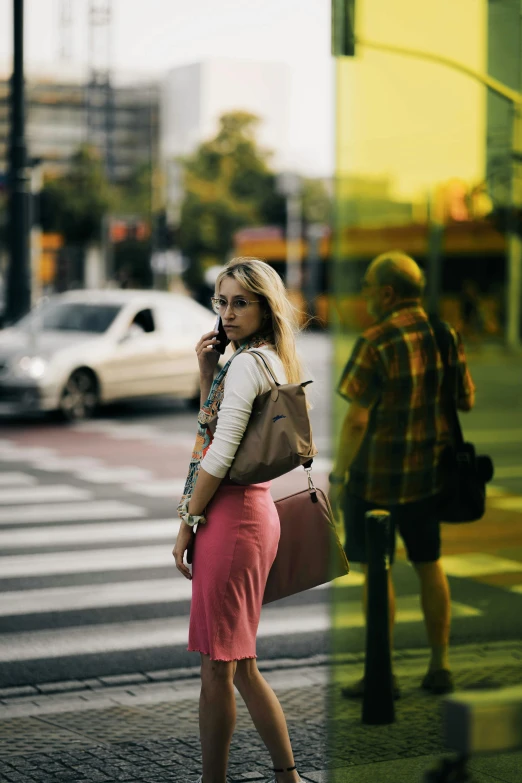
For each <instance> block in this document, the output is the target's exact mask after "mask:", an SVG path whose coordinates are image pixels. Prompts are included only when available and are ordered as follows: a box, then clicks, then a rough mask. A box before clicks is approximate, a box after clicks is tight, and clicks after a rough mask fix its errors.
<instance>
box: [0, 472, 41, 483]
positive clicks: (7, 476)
mask: <svg viewBox="0 0 522 783" xmlns="http://www.w3.org/2000/svg"><path fill="white" fill-rule="evenodd" d="M37 483H38V479H37V478H36V477H35V476H30V475H29V473H19V472H17V471H14V470H13V471H10V472H6V473H0V487H30V486H33V485H34V484H37Z"/></svg>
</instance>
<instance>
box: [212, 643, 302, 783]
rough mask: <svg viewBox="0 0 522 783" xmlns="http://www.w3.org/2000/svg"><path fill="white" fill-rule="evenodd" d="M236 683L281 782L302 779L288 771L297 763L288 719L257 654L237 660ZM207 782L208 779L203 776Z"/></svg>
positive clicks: (293, 782)
mask: <svg viewBox="0 0 522 783" xmlns="http://www.w3.org/2000/svg"><path fill="white" fill-rule="evenodd" d="M234 685H235V686H236V688H237V689H238V691H239V693H240V694H241V697H242V699H243V701H244V702H245V704H246V706H247V708H248V711H249V713H250V716H251V718H252V720H253V722H254V725H255V727H256V729H257V731H258V733H259V736H260V737H261V739H262V740H263V742H264V743H265V745H266V747H267V750H268V752H269V753H270V757H271V759H272V763H273V766H274V768H275V769H282V770H284V771H283V772H276V773H275V776H276V780H277V781H278V783H296V781H299V775H298V774H297V770H295V769H294V770H291V771H287V770H288V768H289V767H293V766H294V754H293V752H292V745H291V744H290V737H289V736H288V728H287V725H286V719H285V716H284V713H283V710H282V707H281V705H280V704H279V700H278V698H277V696H276V695H275V693H274V691H273V690H272V688H271V687H270V685H269V684H268V683H267V681H266V680H265V679H264V677H263V676H262V675H261V674H260V672H259V669H258V668H257V663H256V660H255V658H248V659H247V660H244V661H238V662H237V668H236V674H235V677H234ZM204 783H207V781H206V780H204Z"/></svg>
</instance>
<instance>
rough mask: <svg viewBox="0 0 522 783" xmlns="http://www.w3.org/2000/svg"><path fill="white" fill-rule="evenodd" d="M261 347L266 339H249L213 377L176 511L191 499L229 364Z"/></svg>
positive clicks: (222, 393)
mask: <svg viewBox="0 0 522 783" xmlns="http://www.w3.org/2000/svg"><path fill="white" fill-rule="evenodd" d="M263 345H267V341H266V338H263V337H259V336H257V337H251V338H250V340H248V341H247V342H245V343H243V345H241V346H240V347H239V348H238V349H237V351H236V352H235V353H234V354H233V355H232V356H231V357H230V359H229V360H228V362H227V363H226V364H225V366H224V367H223V369H222V370H220V372H219V373H218V375H217V376H216V377H215V379H214V381H213V383H212V386H211V387H210V392H209V395H208V397H207V400H206V402H205V404H204V405H203V406H202V407H201V409H200V411H199V413H198V431H197V435H196V443H195V445H194V449H193V451H192V457H191V459H190V465H189V471H188V476H187V480H186V482H185V489H184V490H183V495H182V497H181V500H180V502H179V505H178V509H179V508H180V507H181V504H182V503H183V502H184V501H185V500H186V499H187V498H188V497H192V494H193V492H194V487H195V486H196V479H197V477H198V473H199V466H200V464H201V460H202V459H203V457H204V456H205V454H206V453H207V451H208V449H209V447H210V445H211V443H212V441H213V439H214V433H213V432H212V429H211V427H210V423H211V422H212V421H214V420H215V418H216V416H217V414H218V411H219V408H220V407H221V403H222V402H223V395H224V392H225V376H226V374H227V372H228V368H229V367H230V364H231V363H232V361H233V360H234V358H235V357H236V356H237V355H238V354H239V353H241V352H242V351H247V350H248V349H249V348H260V347H262V346H263Z"/></svg>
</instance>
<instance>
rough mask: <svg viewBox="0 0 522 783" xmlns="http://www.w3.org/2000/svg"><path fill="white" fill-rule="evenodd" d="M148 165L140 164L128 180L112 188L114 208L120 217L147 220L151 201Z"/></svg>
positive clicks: (149, 168)
mask: <svg viewBox="0 0 522 783" xmlns="http://www.w3.org/2000/svg"><path fill="white" fill-rule="evenodd" d="M151 180H152V177H151V166H150V163H149V162H147V161H145V162H143V163H140V164H139V165H138V166H137V167H136V169H135V170H134V171H133V173H132V175H131V176H130V177H129V179H128V180H127V181H126V182H124V183H122V184H120V185H118V186H115V187H114V196H113V199H114V208H115V210H116V211H117V213H118V214H120V215H136V216H139V217H145V218H147V219H148V218H149V216H150V212H151V200H152V182H151Z"/></svg>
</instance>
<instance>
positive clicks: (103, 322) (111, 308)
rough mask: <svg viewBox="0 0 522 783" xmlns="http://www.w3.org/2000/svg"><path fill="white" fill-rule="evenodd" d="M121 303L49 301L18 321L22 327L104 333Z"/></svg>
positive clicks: (46, 330)
mask: <svg viewBox="0 0 522 783" xmlns="http://www.w3.org/2000/svg"><path fill="white" fill-rule="evenodd" d="M120 310H121V305H116V304H106V305H105V304H86V303H84V302H60V303H51V302H50V303H48V304H46V305H45V306H43V307H42V308H41V309H39V310H36V311H33V312H32V313H29V315H26V316H25V318H22V320H21V321H19V322H18V324H17V326H18V327H21V328H30V327H31V326H35V327H36V328H37V329H38V330H40V331H44V332H48V331H60V332H93V333H94V334H103V332H105V331H106V330H107V329H108V328H109V326H110V325H111V324H112V322H113V321H114V319H115V317H116V315H117V313H119V311H120Z"/></svg>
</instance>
